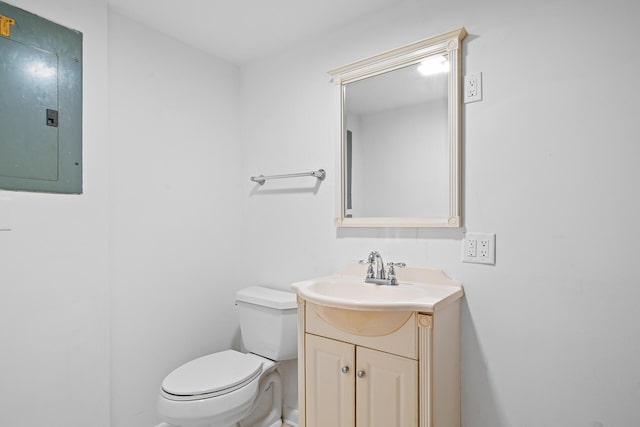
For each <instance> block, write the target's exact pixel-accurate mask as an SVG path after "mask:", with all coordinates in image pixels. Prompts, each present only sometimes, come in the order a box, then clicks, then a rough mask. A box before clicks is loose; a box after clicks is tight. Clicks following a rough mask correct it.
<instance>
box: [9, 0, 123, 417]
mask: <svg viewBox="0 0 640 427" xmlns="http://www.w3.org/2000/svg"><path fill="white" fill-rule="evenodd" d="M10 3H11V4H12V5H14V6H17V7H20V8H23V9H26V10H28V11H30V12H32V13H35V14H37V15H40V16H42V17H43V18H46V19H49V20H52V21H54V22H57V23H59V24H62V25H65V26H67V27H70V28H74V29H76V30H79V31H81V32H82V33H83V34H84V52H83V70H84V96H83V103H84V118H83V162H84V165H83V175H84V194H82V195H55V194H37V193H24V192H5V191H0V222H1V223H3V224H2V226H10V227H11V228H12V231H10V232H0V342H1V344H0V366H1V368H0V372H1V374H0V377H1V380H0V425H3V426H16V427H23V426H24V427H27V426H56V427H57V426H60V427H63V426H64V427H68V426H92V427H93V426H95V427H107V426H109V425H110V424H109V320H108V315H109V311H108V310H109V305H108V304H109V288H108V278H107V275H108V264H107V201H108V197H107V156H108V152H107V117H106V115H107V100H106V97H107V11H106V3H105V1H104V0H90V1H87V0H60V1H56V2H55V3H52V2H50V1H48V0H13V1H11V2H10Z"/></svg>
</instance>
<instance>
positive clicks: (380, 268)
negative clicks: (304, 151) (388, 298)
mask: <svg viewBox="0 0 640 427" xmlns="http://www.w3.org/2000/svg"><path fill="white" fill-rule="evenodd" d="M359 262H360V264H367V265H368V267H367V276H366V277H365V279H364V282H365V283H374V284H376V285H390V286H397V285H398V279H397V278H396V271H395V268H394V267H404V266H405V265H406V264H405V263H403V262H389V263H387V267H389V275H388V276H387V273H386V271H385V270H384V261H383V260H382V256H381V255H380V254H379V253H378V252H376V251H371V253H370V254H369V257H368V258H367V260H366V261H365V260H361V261H359ZM373 264H375V265H376V266H375V273H374V268H373Z"/></svg>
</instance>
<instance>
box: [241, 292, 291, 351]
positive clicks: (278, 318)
mask: <svg viewBox="0 0 640 427" xmlns="http://www.w3.org/2000/svg"><path fill="white" fill-rule="evenodd" d="M236 306H237V307H238V315H239V318H240V331H241V332H242V342H243V343H244V347H245V348H246V349H247V350H248V351H250V352H251V353H255V354H258V355H260V356H263V357H266V358H268V359H272V360H289V359H296V358H297V357H298V329H297V327H298V326H297V320H298V317H297V303H296V294H295V293H292V292H286V291H280V290H276V289H270V288H263V287H260V286H253V287H250V288H245V289H241V290H239V291H238V292H237V293H236Z"/></svg>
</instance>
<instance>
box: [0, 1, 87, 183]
mask: <svg viewBox="0 0 640 427" xmlns="http://www.w3.org/2000/svg"><path fill="white" fill-rule="evenodd" d="M0 189H5V190H16V191H42V192H48V193H75V194H79V193H82V33H80V32H78V31H75V30H71V29H69V28H66V27H63V26H61V25H58V24H55V23H53V22H51V21H48V20H46V19H43V18H40V17H38V16H36V15H34V14H32V13H29V12H27V11H24V10H22V9H19V8H16V7H13V6H11V5H8V4H7V3H4V2H2V1H0Z"/></svg>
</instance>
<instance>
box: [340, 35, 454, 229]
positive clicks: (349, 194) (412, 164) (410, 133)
mask: <svg viewBox="0 0 640 427" xmlns="http://www.w3.org/2000/svg"><path fill="white" fill-rule="evenodd" d="M466 34H467V33H466V31H465V29H464V28H459V29H457V30H454V31H450V32H447V33H444V34H441V35H438V36H435V37H430V38H428V39H425V40H421V41H418V42H415V43H412V44H410V45H407V46H403V47H401V48H398V49H394V50H391V51H388V52H385V53H382V54H380V55H376V56H374V57H371V58H367V59H364V60H361V61H358V62H355V63H353V64H350V65H347V66H344V67H341V68H338V69H336V70H333V71H330V72H329V73H330V74H331V76H332V81H333V82H334V83H335V84H336V85H337V86H338V87H339V91H340V113H341V114H340V117H341V118H340V121H341V138H340V139H341V144H340V153H341V154H340V164H341V180H340V187H339V189H338V191H337V194H338V197H339V203H337V205H338V206H339V209H340V210H339V213H338V215H337V218H336V225H337V226H338V227H459V226H460V225H461V209H460V192H461V189H460V186H461V185H460V163H461V159H460V157H461V156H460V93H461V92H460V86H461V82H460V80H461V77H460V76H461V72H460V56H461V43H460V42H461V41H462V39H464V37H465V36H466Z"/></svg>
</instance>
